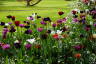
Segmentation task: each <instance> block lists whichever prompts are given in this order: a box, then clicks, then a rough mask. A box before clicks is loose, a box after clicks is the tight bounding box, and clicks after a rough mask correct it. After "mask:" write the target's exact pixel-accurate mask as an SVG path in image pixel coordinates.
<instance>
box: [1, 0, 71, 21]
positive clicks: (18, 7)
mask: <svg viewBox="0 0 96 64" xmlns="http://www.w3.org/2000/svg"><path fill="white" fill-rule="evenodd" d="M71 4H72V1H64V0H42V1H41V2H40V3H39V4H38V5H36V6H30V7H27V6H26V5H25V4H24V3H23V2H16V1H3V5H0V20H1V21H6V22H7V20H5V16H7V15H14V16H16V17H17V20H22V21H23V20H25V19H26V17H27V16H29V15H31V14H32V13H38V15H40V16H42V17H51V18H52V19H53V21H54V20H55V19H56V18H58V15H57V12H58V11H64V12H65V15H66V14H68V12H69V11H70V10H71V8H70V7H71V6H70V5H71Z"/></svg>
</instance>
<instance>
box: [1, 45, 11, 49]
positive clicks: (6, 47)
mask: <svg viewBox="0 0 96 64" xmlns="http://www.w3.org/2000/svg"><path fill="white" fill-rule="evenodd" d="M9 48H10V44H4V45H3V46H2V49H3V50H7V49H9Z"/></svg>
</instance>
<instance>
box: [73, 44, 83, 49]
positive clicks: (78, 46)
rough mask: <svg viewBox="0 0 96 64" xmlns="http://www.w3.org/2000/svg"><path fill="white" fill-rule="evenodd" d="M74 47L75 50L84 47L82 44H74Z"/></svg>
mask: <svg viewBox="0 0 96 64" xmlns="http://www.w3.org/2000/svg"><path fill="white" fill-rule="evenodd" d="M74 48H75V49H76V50H81V49H82V48H84V46H83V45H76V46H74Z"/></svg>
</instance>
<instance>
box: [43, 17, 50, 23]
mask: <svg viewBox="0 0 96 64" xmlns="http://www.w3.org/2000/svg"><path fill="white" fill-rule="evenodd" d="M43 21H50V22H51V19H50V18H49V17H46V18H44V19H43Z"/></svg>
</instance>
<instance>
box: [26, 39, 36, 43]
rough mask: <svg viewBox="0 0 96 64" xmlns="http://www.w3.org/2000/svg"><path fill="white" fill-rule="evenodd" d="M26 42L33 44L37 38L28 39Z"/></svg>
mask: <svg viewBox="0 0 96 64" xmlns="http://www.w3.org/2000/svg"><path fill="white" fill-rule="evenodd" d="M26 41H27V42H29V43H31V44H33V43H34V42H35V41H36V40H35V38H33V39H27V40H26Z"/></svg>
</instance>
